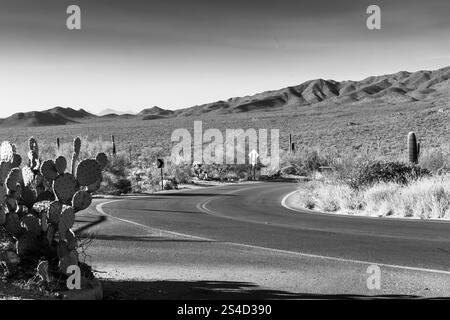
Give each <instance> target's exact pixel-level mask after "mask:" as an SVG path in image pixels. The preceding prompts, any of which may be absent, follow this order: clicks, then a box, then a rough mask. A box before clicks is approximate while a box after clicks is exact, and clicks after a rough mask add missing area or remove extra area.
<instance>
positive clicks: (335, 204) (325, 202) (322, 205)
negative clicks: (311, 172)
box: [299, 181, 363, 212]
mask: <svg viewBox="0 0 450 320" xmlns="http://www.w3.org/2000/svg"><path fill="white" fill-rule="evenodd" d="M299 201H300V204H301V206H303V207H305V208H307V209H318V210H322V211H326V212H338V211H347V212H349V211H354V210H360V209H361V208H362V207H363V204H362V199H361V197H360V195H359V194H358V192H357V191H355V190H352V189H351V188H350V187H349V186H347V185H345V184H328V183H325V182H323V181H316V182H312V183H310V184H308V185H307V187H306V188H305V187H304V186H302V188H301V190H300V192H299Z"/></svg>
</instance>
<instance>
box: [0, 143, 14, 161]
mask: <svg viewBox="0 0 450 320" xmlns="http://www.w3.org/2000/svg"><path fill="white" fill-rule="evenodd" d="M15 153H16V147H15V146H14V145H13V144H11V143H10V142H9V141H4V142H3V143H2V144H1V146H0V161H5V162H12V161H13V158H14V154H15Z"/></svg>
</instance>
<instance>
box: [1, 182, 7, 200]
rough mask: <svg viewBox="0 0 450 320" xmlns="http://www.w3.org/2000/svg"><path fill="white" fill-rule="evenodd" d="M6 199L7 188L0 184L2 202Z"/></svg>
mask: <svg viewBox="0 0 450 320" xmlns="http://www.w3.org/2000/svg"><path fill="white" fill-rule="evenodd" d="M5 201H6V189H5V187H4V186H2V185H0V204H3V203H5Z"/></svg>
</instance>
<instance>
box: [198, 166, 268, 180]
mask: <svg viewBox="0 0 450 320" xmlns="http://www.w3.org/2000/svg"><path fill="white" fill-rule="evenodd" d="M261 167H262V166H261V165H258V166H257V167H256V170H260V168H261ZM251 170H252V167H251V165H248V164H216V163H213V164H203V165H202V166H201V167H200V169H197V170H196V174H197V176H198V177H199V178H202V179H207V180H213V181H235V180H240V179H243V180H247V179H248V178H249V176H250V175H251Z"/></svg>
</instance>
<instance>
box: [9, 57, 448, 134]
mask: <svg viewBox="0 0 450 320" xmlns="http://www.w3.org/2000/svg"><path fill="white" fill-rule="evenodd" d="M442 96H443V97H444V98H445V101H447V102H450V66H448V67H444V68H441V69H438V70H434V71H428V70H421V71H416V72H408V71H399V72H397V73H393V74H387V75H380V76H370V77H366V78H365V79H363V80H359V81H353V80H345V81H335V80H331V79H330V80H325V79H320V78H319V79H313V80H309V81H306V82H303V83H301V84H299V85H295V86H288V87H285V88H281V89H278V90H270V91H264V92H260V93H256V94H253V95H247V96H242V97H232V98H229V99H228V100H219V101H216V102H211V103H206V104H201V105H195V106H191V107H188V108H182V109H177V110H168V109H163V108H160V107H158V106H154V107H151V108H145V109H143V110H141V111H140V112H139V113H137V114H129V113H124V112H119V111H115V110H113V109H106V110H104V111H105V112H102V113H105V114H102V113H100V114H99V115H94V114H92V113H89V112H87V111H85V110H84V109H79V110H75V109H72V108H63V107H55V108H52V109H48V110H44V111H31V112H19V113H16V114H13V115H12V116H10V117H8V118H5V119H0V126H3V127H9V126H10V127H15V126H49V125H66V124H76V123H80V122H83V121H88V120H89V119H99V118H101V119H102V120H103V121H109V120H114V119H119V118H120V119H136V120H157V119H166V118H173V117H190V116H202V115H206V114H211V115H216V114H217V115H222V114H233V113H250V112H272V111H279V110H287V111H292V112H295V110H298V109H297V108H300V107H304V106H314V105H326V104H329V103H333V104H341V105H348V104H361V103H374V104H398V103H415V102H419V101H422V102H423V101H425V102H430V103H432V102H433V101H435V100H436V99H437V98H438V97H442ZM110 111H112V112H110Z"/></svg>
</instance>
